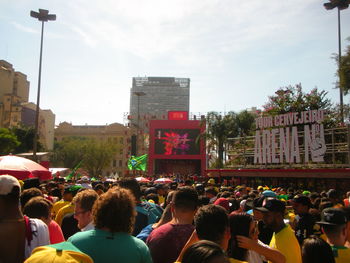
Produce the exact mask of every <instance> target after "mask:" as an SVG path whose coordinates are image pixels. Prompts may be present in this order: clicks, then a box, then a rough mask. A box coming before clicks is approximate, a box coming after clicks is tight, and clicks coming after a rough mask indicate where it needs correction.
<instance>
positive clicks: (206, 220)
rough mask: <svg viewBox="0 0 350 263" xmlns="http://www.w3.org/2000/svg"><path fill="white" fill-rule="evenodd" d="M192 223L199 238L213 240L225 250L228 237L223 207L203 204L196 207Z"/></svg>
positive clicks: (227, 226)
mask: <svg viewBox="0 0 350 263" xmlns="http://www.w3.org/2000/svg"><path fill="white" fill-rule="evenodd" d="M194 225H195V227H196V232H197V235H198V238H199V239H205V240H210V241H213V242H215V243H217V244H219V245H220V246H221V247H222V249H224V250H226V249H227V246H228V240H229V238H230V230H229V223H228V215H227V211H226V209H225V208H223V207H221V206H218V205H205V206H202V207H200V208H199V209H198V211H197V213H196V215H195V217H194Z"/></svg>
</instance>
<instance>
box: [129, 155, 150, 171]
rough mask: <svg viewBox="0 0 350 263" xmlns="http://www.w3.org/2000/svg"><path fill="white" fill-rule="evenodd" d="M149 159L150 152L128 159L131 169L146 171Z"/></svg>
mask: <svg viewBox="0 0 350 263" xmlns="http://www.w3.org/2000/svg"><path fill="white" fill-rule="evenodd" d="M147 159H148V154H144V155H141V156H139V157H136V156H131V158H130V159H129V161H128V168H129V170H137V171H146V169H147Z"/></svg>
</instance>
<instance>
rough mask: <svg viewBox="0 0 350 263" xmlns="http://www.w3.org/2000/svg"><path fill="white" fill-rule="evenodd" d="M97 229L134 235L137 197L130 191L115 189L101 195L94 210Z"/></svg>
mask: <svg viewBox="0 0 350 263" xmlns="http://www.w3.org/2000/svg"><path fill="white" fill-rule="evenodd" d="M92 215H93V218H94V223H95V226H96V228H99V229H101V228H105V227H106V228H108V229H109V231H110V232H112V233H116V232H124V233H129V234H130V233H132V230H133V226H134V223H135V217H136V209H135V197H134V196H133V194H132V193H131V191H130V190H128V189H124V188H121V187H117V186H116V187H113V188H111V189H109V190H108V191H107V192H106V193H104V194H102V195H100V197H99V198H98V199H97V201H96V202H95V204H94V206H93V208H92Z"/></svg>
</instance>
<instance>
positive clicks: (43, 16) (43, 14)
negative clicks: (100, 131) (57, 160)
mask: <svg viewBox="0 0 350 263" xmlns="http://www.w3.org/2000/svg"><path fill="white" fill-rule="evenodd" d="M30 16H31V17H34V18H37V19H38V20H39V21H41V43H40V58H39V77H38V94H37V97H36V112H35V127H34V140H33V158H34V161H37V160H38V158H37V156H36V152H37V148H38V144H37V141H38V132H39V110H40V108H39V103H40V85H41V61H42V55H43V36H44V22H47V21H54V20H56V15H53V14H49V10H45V9H39V13H38V12H35V11H30Z"/></svg>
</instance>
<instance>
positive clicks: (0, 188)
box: [0, 175, 21, 212]
mask: <svg viewBox="0 0 350 263" xmlns="http://www.w3.org/2000/svg"><path fill="white" fill-rule="evenodd" d="M20 195H21V186H20V184H19V182H18V180H17V179H16V178H15V177H13V176H12V175H0V207H1V209H0V210H3V212H5V210H6V209H5V208H6V207H17V208H18V204H19V199H20Z"/></svg>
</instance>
